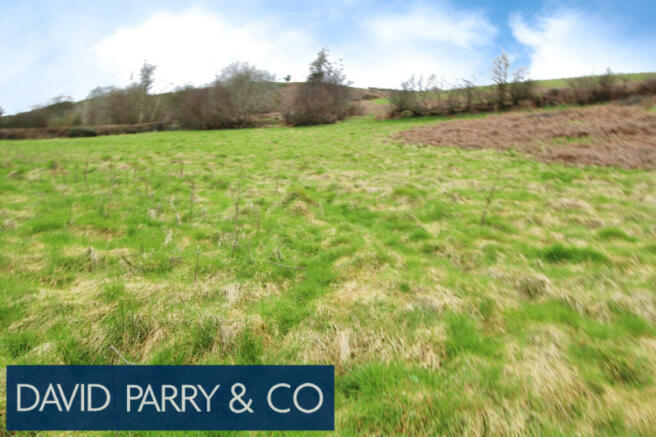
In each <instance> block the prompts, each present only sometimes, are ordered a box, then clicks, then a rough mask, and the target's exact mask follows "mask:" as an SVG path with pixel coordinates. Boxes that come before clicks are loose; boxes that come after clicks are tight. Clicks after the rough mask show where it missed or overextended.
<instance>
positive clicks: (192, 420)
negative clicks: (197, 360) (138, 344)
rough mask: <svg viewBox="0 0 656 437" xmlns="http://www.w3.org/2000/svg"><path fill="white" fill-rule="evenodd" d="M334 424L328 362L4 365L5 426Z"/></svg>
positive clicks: (172, 427)
mask: <svg viewBox="0 0 656 437" xmlns="http://www.w3.org/2000/svg"><path fill="white" fill-rule="evenodd" d="M217 385H218V388H217ZM76 387H77V388H76ZM213 390H214V391H213ZM244 391H245V392H244ZM103 407H104V408H103ZM128 409H129V411H128ZM60 410H61V411H60ZM96 410H97V411H96ZM334 427H335V369H334V367H333V366H7V429H8V430H34V431H41V430H59V431H63V430H88V431H91V430H333V429H334Z"/></svg>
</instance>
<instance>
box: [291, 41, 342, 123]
mask: <svg viewBox="0 0 656 437" xmlns="http://www.w3.org/2000/svg"><path fill="white" fill-rule="evenodd" d="M348 85H349V82H348V81H347V80H346V75H345V74H344V69H343V67H342V65H341V63H338V64H335V63H333V62H331V61H330V60H329V59H328V50H326V49H321V50H320V51H319V53H318V54H317V58H316V59H315V60H314V61H312V63H310V74H309V75H308V78H307V80H306V81H305V83H303V84H301V85H299V87H298V88H297V90H296V94H295V95H294V99H293V102H292V105H291V108H288V110H287V111H286V113H285V119H286V120H287V122H288V123H289V124H292V125H295V126H298V125H311V124H322V123H334V122H336V121H338V120H342V119H344V118H346V116H347V115H348V114H349V110H350V109H349V104H348V98H349V90H348Z"/></svg>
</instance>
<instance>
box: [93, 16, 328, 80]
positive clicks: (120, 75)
mask: <svg viewBox="0 0 656 437" xmlns="http://www.w3.org/2000/svg"><path fill="white" fill-rule="evenodd" d="M94 49H95V52H96V55H97V57H98V59H99V61H100V64H101V66H102V68H103V69H105V70H108V71H111V72H112V73H113V75H114V77H115V79H116V81H117V83H125V82H126V80H127V79H128V78H129V76H130V75H131V74H134V73H136V72H137V71H138V69H139V67H140V66H141V64H142V63H143V62H144V60H147V61H148V62H149V63H151V64H155V65H157V71H156V78H157V84H156V85H157V86H158V87H159V89H160V90H161V89H163V88H169V87H170V86H172V85H184V84H193V85H202V84H205V83H208V82H210V81H211V80H213V79H214V76H215V75H216V74H218V73H219V72H220V71H221V70H222V69H223V68H224V67H226V66H227V65H228V64H230V63H231V62H234V61H243V62H249V63H251V64H254V65H256V66H257V67H259V68H265V69H268V70H269V71H271V72H272V73H274V74H277V75H279V76H284V75H286V74H292V75H293V76H294V77H295V78H296V79H297V80H298V79H300V77H304V76H305V75H306V74H307V63H308V62H309V60H310V59H311V58H312V57H313V56H314V55H315V52H316V50H317V44H316V43H315V42H314V41H313V39H312V37H311V36H309V35H306V34H304V33H303V32H301V31H298V30H295V29H286V28H283V27H281V26H279V25H277V24H276V23H275V22H272V21H256V22H251V23H246V24H237V23H229V22H228V21H227V20H225V19H224V18H222V17H221V16H219V15H217V14H213V13H208V12H202V11H196V10H190V11H187V12H184V13H181V14H173V13H170V12H161V13H157V14H155V15H154V16H152V17H151V18H149V19H147V20H146V21H144V22H143V23H141V24H139V25H137V26H135V27H131V28H123V29H119V30H118V31H116V32H115V33H114V34H112V35H110V36H109V37H107V38H104V39H102V40H101V41H99V42H98V43H97V44H96V45H95V47H94Z"/></svg>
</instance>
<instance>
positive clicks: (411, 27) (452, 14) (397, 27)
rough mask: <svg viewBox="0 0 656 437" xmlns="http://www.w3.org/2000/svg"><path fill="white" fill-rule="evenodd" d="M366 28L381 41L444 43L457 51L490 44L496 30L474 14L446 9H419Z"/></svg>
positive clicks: (372, 22) (378, 20) (370, 23)
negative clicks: (457, 49)
mask: <svg viewBox="0 0 656 437" xmlns="http://www.w3.org/2000/svg"><path fill="white" fill-rule="evenodd" d="M365 26H366V27H367V28H368V29H369V30H370V31H371V33H372V34H373V35H374V36H375V37H376V38H377V39H378V40H380V41H384V42H389V43H392V42H404V43H411V42H417V41H419V42H431V43H438V44H440V43H444V44H449V45H452V46H456V47H460V48H472V47H475V46H481V45H486V44H489V42H490V41H491V40H492V38H494V36H495V35H496V32H497V29H496V27H494V26H493V25H492V24H491V23H490V22H489V21H488V19H487V18H486V17H485V16H483V15H482V14H481V13H480V12H477V11H458V10H454V9H451V8H449V7H446V6H442V7H440V8H435V9H434V8H429V7H426V6H418V7H415V8H413V9H412V10H411V11H409V12H405V13H401V14H390V15H383V16H380V17H374V18H372V19H370V20H369V21H368V22H366V24H365Z"/></svg>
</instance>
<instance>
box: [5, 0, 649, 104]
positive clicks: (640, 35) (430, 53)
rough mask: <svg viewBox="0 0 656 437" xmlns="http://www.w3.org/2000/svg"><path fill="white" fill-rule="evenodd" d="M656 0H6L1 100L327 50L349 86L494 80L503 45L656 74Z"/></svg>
mask: <svg viewBox="0 0 656 437" xmlns="http://www.w3.org/2000/svg"><path fill="white" fill-rule="evenodd" d="M655 21H656V1H654V0H645V1H642V0H624V1H617V0H580V1H577V2H566V1H542V2H539V1H514V0H511V1H503V2H492V1H479V0H464V1H457V2H456V1H448V0H433V1H413V0H403V1H401V0H392V1H373V0H320V1H315V0H304V1H288V0H277V1H263V0H240V1H237V2H236V1H197V2H193V1H192V2H181V1H176V0H168V1H154V0H151V1H142V0H129V1H128V0H113V1H107V2H105V1H102V2H101V1H74V0H67V1H65V0H40V1H28V0H24V1H21V0H0V107H3V108H4V109H5V111H6V113H7V114H12V113H16V112H20V111H25V110H29V109H31V108H32V107H34V106H35V105H38V104H44V103H47V102H48V101H50V100H51V99H52V98H53V97H55V96H60V95H64V96H70V97H71V98H73V99H75V100H80V99H83V98H85V97H86V96H87V95H88V93H89V91H90V90H91V89H93V88H95V87H97V86H108V85H115V86H125V85H127V84H129V83H130V82H131V81H134V80H136V79H137V77H138V72H139V69H140V67H141V65H143V63H144V61H147V62H148V63H151V64H155V65H156V66H157V70H156V72H155V86H154V89H155V91H157V92H161V91H168V90H173V89H175V88H176V87H179V86H184V85H194V86H200V85H204V84H207V83H209V82H211V81H212V80H213V79H214V77H215V76H216V75H217V74H219V73H220V72H221V70H222V69H223V68H225V67H226V66H227V65H229V64H230V63H232V62H236V61H240V62H249V63H250V64H252V65H255V66H256V67H258V68H261V69H266V70H268V71H270V72H271V73H273V74H275V75H276V76H277V78H279V79H282V78H283V77H284V76H286V75H288V74H289V75H291V77H292V80H293V81H302V80H305V78H306V77H307V74H308V64H309V63H310V62H311V61H312V60H313V59H314V57H315V56H316V53H317V52H318V51H319V50H320V49H321V48H327V49H329V53H330V56H331V58H332V59H333V60H335V61H338V62H339V61H341V63H342V65H343V67H344V72H345V73H346V76H347V78H348V80H350V81H351V82H352V83H353V85H354V86H360V87H384V88H398V87H399V86H400V84H401V82H403V81H404V80H407V79H409V78H410V77H411V76H412V75H415V76H417V77H419V76H424V77H427V76H429V75H432V74H434V75H435V76H436V77H437V79H438V80H439V81H441V82H442V83H443V84H444V86H446V87H448V86H453V85H455V84H457V83H458V82H459V81H462V79H468V80H474V81H475V82H476V83H478V84H486V83H489V82H490V78H489V76H490V69H491V65H492V61H493V59H494V58H495V57H496V56H498V55H499V54H500V53H501V52H502V51H505V52H506V53H507V54H508V56H509V58H510V59H511V61H512V69H513V70H514V69H517V68H520V67H525V68H526V69H527V70H528V71H529V74H530V77H531V78H533V79H549V78H560V77H572V76H578V75H587V74H600V73H603V72H604V71H605V70H606V68H611V69H612V70H613V71H614V72H622V73H631V72H648V71H650V72H652V71H656V26H654V22H655Z"/></svg>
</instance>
